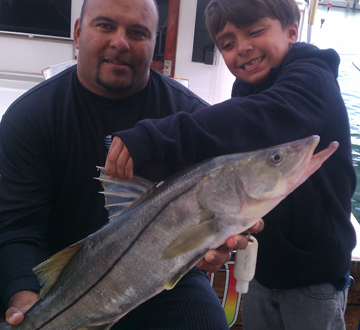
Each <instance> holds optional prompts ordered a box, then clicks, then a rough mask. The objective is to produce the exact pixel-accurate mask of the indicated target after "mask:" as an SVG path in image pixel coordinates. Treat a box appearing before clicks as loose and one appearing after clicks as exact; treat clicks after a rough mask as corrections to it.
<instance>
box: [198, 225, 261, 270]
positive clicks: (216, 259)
mask: <svg viewBox="0 0 360 330" xmlns="http://www.w3.org/2000/svg"><path fill="white" fill-rule="evenodd" d="M263 229H264V220H262V219H260V220H259V221H258V222H257V223H256V224H255V225H253V226H252V227H251V228H249V229H248V230H247V231H246V232H247V233H255V234H257V233H259V232H261V231H262V230H263ZM247 245H248V239H247V237H246V236H244V235H241V234H240V235H234V236H231V237H229V238H228V239H227V240H226V242H225V244H223V245H221V246H220V247H218V248H217V249H216V250H210V251H208V252H206V254H205V256H204V258H202V259H201V260H200V261H199V262H198V263H197V264H196V267H198V268H200V269H204V270H206V271H208V272H211V273H215V272H217V271H218V270H219V269H220V268H221V267H222V265H223V264H225V263H227V262H228V261H229V260H230V258H231V252H232V251H233V250H242V249H245V248H246V247H247Z"/></svg>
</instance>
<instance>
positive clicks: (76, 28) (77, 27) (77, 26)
mask: <svg viewBox="0 0 360 330" xmlns="http://www.w3.org/2000/svg"><path fill="white" fill-rule="evenodd" d="M80 25H81V24H80V18H78V19H77V20H76V21H75V25H74V44H75V48H76V49H79V41H78V40H79V36H80Z"/></svg>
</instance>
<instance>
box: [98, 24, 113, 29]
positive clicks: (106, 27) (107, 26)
mask: <svg viewBox="0 0 360 330" xmlns="http://www.w3.org/2000/svg"><path fill="white" fill-rule="evenodd" d="M98 27H99V28H101V29H105V30H110V29H111V28H112V27H111V25H110V24H107V23H100V24H98Z"/></svg>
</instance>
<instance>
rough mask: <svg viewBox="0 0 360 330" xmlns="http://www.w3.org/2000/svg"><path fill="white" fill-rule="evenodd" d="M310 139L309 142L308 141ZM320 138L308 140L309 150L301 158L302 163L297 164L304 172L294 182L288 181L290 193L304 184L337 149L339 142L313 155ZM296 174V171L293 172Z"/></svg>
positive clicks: (334, 142)
mask: <svg viewBox="0 0 360 330" xmlns="http://www.w3.org/2000/svg"><path fill="white" fill-rule="evenodd" d="M310 139H311V140H310ZM319 141H320V138H319V137H318V136H313V137H311V138H309V141H308V143H309V144H310V147H309V149H308V150H307V152H306V154H305V155H304V157H303V161H302V162H300V163H299V166H301V167H303V168H304V170H303V172H302V174H301V175H298V176H296V178H294V180H289V182H291V183H290V186H291V191H292V190H294V189H295V188H296V187H298V186H300V185H301V184H302V183H304V182H305V181H306V180H307V179H308V178H309V177H310V176H311V175H312V174H313V173H315V172H316V171H317V170H318V169H319V168H320V166H321V165H322V164H323V163H324V162H325V161H326V160H327V159H328V158H329V157H330V156H331V155H332V154H333V153H334V152H335V151H336V149H337V148H338V147H339V142H337V141H333V142H331V143H330V144H329V146H328V147H327V148H326V149H324V150H322V151H320V152H318V153H317V154H315V155H314V154H313V152H314V150H315V148H316V147H317V145H318V143H319ZM294 172H296V170H295V171H294Z"/></svg>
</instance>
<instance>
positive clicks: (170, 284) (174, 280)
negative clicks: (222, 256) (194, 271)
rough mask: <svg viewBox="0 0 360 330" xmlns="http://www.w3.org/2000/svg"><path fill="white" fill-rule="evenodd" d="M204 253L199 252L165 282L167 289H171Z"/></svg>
mask: <svg viewBox="0 0 360 330" xmlns="http://www.w3.org/2000/svg"><path fill="white" fill-rule="evenodd" d="M205 252H206V251H204V252H203V253H200V254H198V255H197V256H196V257H195V258H193V259H192V260H191V261H190V262H188V263H187V264H186V265H185V266H184V267H182V268H181V269H180V270H179V271H178V272H177V273H176V274H175V275H174V276H173V277H172V278H171V279H170V281H168V282H167V283H166V284H165V289H166V290H171V289H172V288H174V286H175V285H176V284H177V282H179V281H180V279H181V278H182V277H183V276H184V275H185V274H186V273H187V272H188V271H189V270H190V269H191V268H192V267H193V266H194V265H195V264H196V263H197V262H198V261H199V260H200V259H201V258H202V257H203V256H204V255H205Z"/></svg>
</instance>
